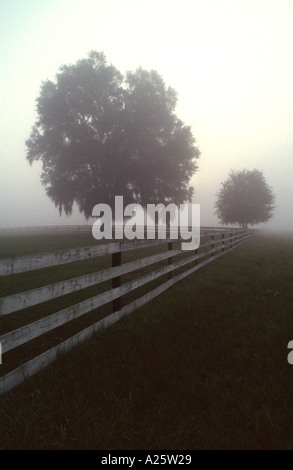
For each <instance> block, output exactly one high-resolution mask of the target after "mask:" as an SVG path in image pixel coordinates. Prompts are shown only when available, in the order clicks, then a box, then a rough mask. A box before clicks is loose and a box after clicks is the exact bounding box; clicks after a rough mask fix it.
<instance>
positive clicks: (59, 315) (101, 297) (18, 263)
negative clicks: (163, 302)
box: [0, 228, 254, 394]
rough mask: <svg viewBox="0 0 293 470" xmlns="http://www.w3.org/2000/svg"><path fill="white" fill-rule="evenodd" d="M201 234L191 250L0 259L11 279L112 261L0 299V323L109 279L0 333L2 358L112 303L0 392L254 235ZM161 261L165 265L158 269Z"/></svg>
mask: <svg viewBox="0 0 293 470" xmlns="http://www.w3.org/2000/svg"><path fill="white" fill-rule="evenodd" d="M201 232H202V233H201V244H200V246H199V248H198V249H197V250H194V251H193V252H183V251H182V250H181V249H180V248H178V247H176V246H177V245H179V244H178V241H177V240H133V241H127V240H121V241H118V242H117V241H114V242H109V243H103V244H97V245H95V246H88V247H81V248H75V249H66V250H58V251H56V252H52V253H41V254H37V255H26V256H18V257H9V258H3V259H0V276H11V275H15V274H17V275H19V273H23V274H24V275H25V273H27V272H30V271H34V270H39V269H46V268H48V267H52V266H55V267H56V266H62V265H64V264H68V263H72V262H76V261H78V262H84V261H85V260H88V259H92V258H94V259H95V258H99V257H101V256H110V257H111V258H112V263H111V264H112V267H110V268H107V269H100V270H98V271H96V272H94V273H91V274H84V275H82V276H78V277H75V278H71V279H68V280H63V281H59V282H54V283H52V284H50V285H47V286H43V287H38V288H34V289H31V290H27V291H25V292H19V293H16V294H13V295H9V296H6V297H2V298H0V324H1V317H5V316H7V315H10V314H14V315H15V314H16V315H18V316H20V315H23V316H25V314H26V312H25V311H24V309H26V308H28V307H32V306H37V305H39V304H41V305H44V303H46V302H48V301H50V300H53V299H56V298H61V297H63V296H65V295H68V294H73V293H75V292H76V291H77V290H82V289H86V288H88V287H91V286H96V285H99V284H102V283H103V282H105V281H111V285H112V288H111V289H108V290H106V291H104V292H101V293H99V294H98V295H95V296H93V297H89V298H87V299H86V300H83V301H82V302H79V303H76V304H74V305H71V306H69V307H66V308H63V309H62V310H59V311H57V312H55V313H52V314H50V315H48V316H45V317H43V318H40V319H37V320H36V321H33V322H31V323H29V324H25V325H24V326H21V327H19V328H16V329H12V331H8V332H6V333H5V334H2V336H0V347H1V351H2V354H5V353H7V352H8V351H11V350H13V349H16V348H18V347H19V346H22V345H24V344H27V343H28V342H30V341H32V340H34V339H36V338H39V337H43V335H45V334H46V333H49V332H52V331H54V330H55V329H56V328H58V327H60V326H62V325H67V324H69V322H71V321H72V320H75V319H77V318H79V317H82V316H83V315H85V314H87V313H89V312H91V311H93V310H95V309H98V308H99V307H102V306H104V305H106V304H109V303H112V313H111V314H109V315H107V316H106V317H104V318H102V319H100V320H99V321H96V322H95V323H93V324H91V325H90V326H87V327H86V328H84V329H83V330H82V331H79V332H78V333H76V334H75V335H73V336H71V337H70V338H68V339H66V340H64V341H61V343H59V344H57V345H56V346H54V347H52V348H50V349H48V350H46V351H45V352H43V353H41V354H39V355H37V356H36V357H34V358H33V359H31V360H29V361H27V362H25V363H24V364H21V365H20V366H19V367H16V368H15V369H14V370H12V371H10V372H8V373H7V374H5V375H4V376H2V377H0V394H3V393H6V392H8V391H10V390H12V389H13V388H14V387H16V386H17V385H19V384H20V383H22V382H23V381H24V380H25V379H26V378H29V377H31V376H32V375H34V374H35V373H37V372H38V371H39V370H41V369H43V368H44V367H46V366H47V365H49V364H50V363H51V362H53V361H55V360H56V358H57V357H58V355H59V354H60V353H64V352H67V351H69V350H70V349H72V348H73V347H74V346H75V345H77V344H79V343H80V342H82V341H84V340H86V339H88V338H90V337H91V336H92V334H94V333H95V332H97V331H99V330H101V329H103V328H106V327H108V326H110V325H112V324H113V323H115V322H117V321H118V320H120V319H121V318H122V317H124V316H125V315H128V314H129V313H131V312H133V311H134V310H136V309H137V308H139V307H141V306H142V305H144V304H145V303H147V302H149V301H150V300H152V299H154V298H155V297H157V296H158V295H160V294H161V293H162V292H164V291H166V290H167V289H169V288H170V287H171V286H173V285H174V284H176V283H177V282H179V281H181V280H182V279H184V278H185V277H187V276H189V275H190V274H192V273H194V272H195V271H197V270H199V269H201V268H202V267H204V266H206V265H207V264H208V263H210V262H211V261H214V260H216V259H217V258H219V257H220V256H222V255H223V254H224V253H226V252H228V251H230V250H232V249H234V248H235V247H236V246H239V244H241V243H243V242H244V241H246V240H247V239H248V238H250V237H251V236H252V235H253V233H254V232H253V231H252V230H243V229H232V230H231V229H229V230H227V229H223V230H222V229H219V228H210V229H204V230H202V229H201ZM153 247H159V248H160V249H161V250H162V251H160V252H159V253H155V254H149V255H148V256H143V257H141V258H138V259H135V260H132V261H129V262H125V263H122V254H123V253H127V252H129V251H133V250H138V249H142V248H143V249H145V251H144V252H143V253H145V252H147V251H148V250H151V249H152V248H153ZM166 248H167V249H166ZM163 262H167V264H166V265H162V263H163ZM158 263H160V265H159V267H157V268H155V269H153V270H152V271H150V272H146V273H145V274H142V275H140V276H139V277H135V278H134V279H132V280H130V281H129V282H125V283H123V284H122V278H123V276H125V275H129V274H131V273H132V274H133V273H136V272H137V271H140V270H141V269H143V268H146V267H150V266H153V265H156V264H158ZM183 268H184V271H183ZM176 271H177V273H176V274H175V272H176ZM36 272H38V271H36ZM39 273H41V271H40V272H39ZM39 275H41V274H39ZM164 275H166V276H167V280H165V281H163V282H162V283H161V284H160V285H158V286H157V287H155V288H153V289H151V290H148V291H147V292H146V293H144V294H143V295H142V296H140V297H138V298H136V299H135V300H133V301H131V302H129V303H128V304H127V305H124V306H123V307H122V303H121V298H122V297H123V296H124V295H126V294H129V293H132V292H133V291H135V290H136V289H138V288H140V287H142V286H145V285H147V284H149V283H151V282H152V281H154V280H157V279H160V278H162V277H163V276H164ZM12 323H13V322H12ZM0 371H1V369H0Z"/></svg>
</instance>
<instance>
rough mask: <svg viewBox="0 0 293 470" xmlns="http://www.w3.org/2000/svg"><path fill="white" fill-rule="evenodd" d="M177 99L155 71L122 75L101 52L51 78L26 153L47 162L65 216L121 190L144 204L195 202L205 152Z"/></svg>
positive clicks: (45, 171)
mask: <svg viewBox="0 0 293 470" xmlns="http://www.w3.org/2000/svg"><path fill="white" fill-rule="evenodd" d="M176 104H177V94H176V92H175V90H174V89H172V88H170V87H166V85H165V83H164V80H163V79H162V77H161V76H160V75H159V74H158V73H157V72H156V71H146V70H144V69H142V68H138V69H137V70H136V71H135V72H128V73H127V74H126V75H125V76H123V75H122V74H121V73H120V72H119V71H118V70H117V69H116V68H115V67H114V66H113V65H111V64H108V62H107V60H106V57H105V55H104V54H103V53H100V52H96V51H92V52H90V53H89V55H88V57H87V58H85V59H82V60H79V61H78V62H76V64H73V65H63V66H61V67H60V69H59V73H57V74H56V81H55V82H52V81H50V80H46V81H44V82H43V83H42V86H41V91H40V95H39V97H38V98H37V114H38V118H37V120H36V123H35V125H34V126H33V128H32V131H31V134H30V137H29V139H28V140H27V141H26V146H27V159H28V161H29V163H30V164H32V163H33V162H34V161H36V160H40V161H41V162H42V174H41V181H42V184H43V185H44V187H45V189H46V193H47V195H48V196H49V197H50V198H51V200H52V201H53V202H54V203H55V206H56V207H58V208H59V212H60V214H61V213H62V211H64V212H65V213H66V214H67V215H69V214H71V212H72V208H73V204H74V203H76V204H77V205H78V207H79V210H80V212H82V213H83V214H84V215H85V217H86V218H89V217H90V216H91V214H92V209H93V207H94V206H95V205H96V204H97V203H105V204H109V205H111V206H112V205H113V203H114V200H115V195H119V196H123V197H124V200H125V203H126V204H129V203H131V202H135V203H137V204H141V205H142V206H146V204H149V203H170V202H173V203H176V204H179V203H182V202H184V201H187V200H189V201H190V200H191V196H192V192H193V189H192V188H191V187H190V186H189V182H190V179H191V177H192V175H193V174H194V173H195V171H196V170H197V163H196V161H197V159H198V158H199V155H200V152H199V150H198V148H197V147H196V146H195V143H196V141H195V138H194V137H193V134H192V131H191V128H190V126H186V125H185V124H184V123H183V122H182V121H181V120H180V119H179V118H178V117H177V116H176V114H175V107H176Z"/></svg>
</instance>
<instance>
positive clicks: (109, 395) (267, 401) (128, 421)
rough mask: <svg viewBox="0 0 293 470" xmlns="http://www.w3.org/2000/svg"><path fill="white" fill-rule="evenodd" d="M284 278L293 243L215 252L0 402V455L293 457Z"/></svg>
mask: <svg viewBox="0 0 293 470" xmlns="http://www.w3.org/2000/svg"><path fill="white" fill-rule="evenodd" d="M50 249H51V248H50ZM132 256H134V255H132ZM292 273H293V236H280V235H278V236H273V235H267V236H261V235H259V236H257V237H255V238H254V239H252V240H249V241H248V242H246V243H244V244H242V245H241V246H240V247H237V248H236V249H235V250H233V251H232V252H230V253H227V254H225V255H224V256H223V257H222V258H220V259H218V260H216V261H215V262H213V263H210V264H209V265H208V266H206V267H204V268H203V269H202V270H200V271H199V272H197V273H195V274H194V275H192V276H190V277H188V278H187V279H185V280H184V281H182V282H181V283H179V284H177V285H176V286H175V287H172V289H170V290H169V291H167V292H166V293H164V294H162V295H161V296H160V297H158V298H157V299H155V300H153V301H152V302H150V303H149V304H148V305H146V306H144V307H143V308H140V309H138V310H137V311H136V312H134V313H133V314H131V315H130V316H129V317H127V318H125V319H123V320H121V321H120V322H119V323H117V324H116V325H114V326H113V327H111V328H109V329H107V330H104V331H102V332H101V333H99V334H98V335H96V336H95V337H94V338H93V339H92V340H91V341H89V342H87V343H86V344H83V345H80V346H78V347H76V348H75V349H74V350H73V351H72V352H71V353H69V354H66V355H64V356H61V357H60V358H59V360H58V361H57V362H55V363H54V364H52V365H51V366H49V367H47V368H46V369H44V370H43V371H42V372H40V373H38V374H37V375H36V376H34V377H32V378H31V379H30V380H28V381H27V382H25V383H23V384H22V385H20V386H19V387H17V388H16V389H14V390H13V391H11V392H10V393H8V394H6V395H4V396H2V397H0V423H1V427H0V448H1V449H103V450H107V449H148V450H159V449H168V450H173V449H182V450H183V449H293V429H292V425H291V424H292V421H293V395H292V385H293V367H292V366H290V365H289V364H288V362H287V355H288V349H287V344H288V342H289V341H290V340H291V339H293V323H292V305H293V302H292V301H293V294H292V278H293V274H292ZM2 295H4V294H2ZM5 295H6V294H5ZM0 367H1V366H0Z"/></svg>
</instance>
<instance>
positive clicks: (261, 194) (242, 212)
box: [215, 169, 275, 227]
mask: <svg viewBox="0 0 293 470" xmlns="http://www.w3.org/2000/svg"><path fill="white" fill-rule="evenodd" d="M274 200H275V196H274V194H273V192H272V189H271V188H270V187H269V186H268V184H267V183H266V181H265V178H264V176H263V174H262V172H261V171H259V170H256V169H254V170H252V171H248V170H242V171H231V172H230V174H229V178H228V179H227V180H226V181H225V182H224V183H222V188H221V189H220V191H219V192H218V194H217V200H216V204H215V207H216V214H217V215H218V217H219V219H220V220H221V222H222V223H223V224H239V225H241V226H242V227H247V225H248V224H251V225H256V224H259V223H261V222H267V221H268V220H269V219H270V218H271V217H272V215H273V210H274Z"/></svg>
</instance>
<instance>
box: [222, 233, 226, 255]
mask: <svg viewBox="0 0 293 470" xmlns="http://www.w3.org/2000/svg"><path fill="white" fill-rule="evenodd" d="M224 238H225V234H224V232H222V252H223V253H224V251H225V242H224Z"/></svg>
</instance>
